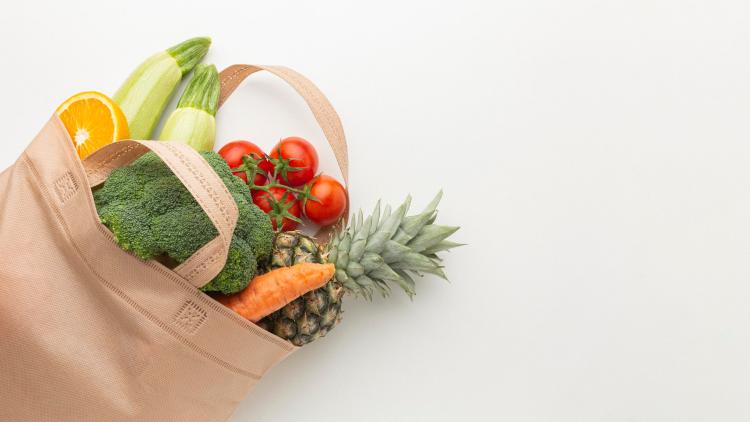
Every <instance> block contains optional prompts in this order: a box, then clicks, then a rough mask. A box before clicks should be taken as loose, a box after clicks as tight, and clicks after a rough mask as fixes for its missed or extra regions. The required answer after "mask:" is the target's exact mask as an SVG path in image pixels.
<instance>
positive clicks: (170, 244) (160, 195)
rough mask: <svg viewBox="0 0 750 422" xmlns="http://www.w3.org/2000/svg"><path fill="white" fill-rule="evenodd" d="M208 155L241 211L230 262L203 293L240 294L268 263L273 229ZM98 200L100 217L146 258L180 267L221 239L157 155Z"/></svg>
mask: <svg viewBox="0 0 750 422" xmlns="http://www.w3.org/2000/svg"><path fill="white" fill-rule="evenodd" d="M202 155H203V157H204V158H205V159H206V161H207V162H208V163H209V164H210V165H211V167H212V168H213V169H214V171H216V173H217V174H218V175H219V177H220V178H221V180H223V181H224V184H225V185H226V187H227V189H228V190H229V192H230V193H231V195H232V197H233V198H234V201H235V202H236V203H237V207H238V210H239V217H238V219H237V225H236V228H235V230H234V236H233V237H232V242H231V244H230V247H229V254H228V256H227V261H226V264H225V265H224V268H223V269H222V271H221V272H220V273H219V274H218V275H217V276H216V277H215V278H214V279H213V280H212V281H211V282H209V283H208V284H207V285H206V286H204V287H203V288H202V290H204V291H218V292H222V293H226V294H229V293H235V292H238V291H240V290H242V289H243V288H245V286H247V283H248V282H249V281H250V280H251V279H252V278H253V277H254V276H255V274H256V270H257V267H258V264H259V263H262V262H265V261H266V260H267V258H268V256H269V254H270V252H271V247H272V244H273V237H274V234H273V229H272V227H271V222H270V220H269V219H268V217H267V216H266V215H265V214H264V213H263V212H262V211H261V210H260V209H259V208H258V207H257V206H255V205H254V204H253V203H252V198H251V197H250V193H249V192H248V190H247V187H246V186H245V185H244V184H243V183H242V181H241V180H240V179H238V178H236V177H234V176H232V173H231V172H230V170H229V167H228V166H227V164H226V163H225V162H224V160H222V159H221V157H219V155H218V154H216V153H213V152H206V153H202ZM94 201H95V203H96V208H97V212H98V213H99V218H100V219H101V221H102V223H104V225H106V226H107V227H108V228H109V229H110V230H111V231H112V233H113V234H114V237H115V241H116V242H117V244H119V245H120V247H122V248H123V249H125V250H126V251H129V252H132V253H133V254H135V255H136V256H138V257H139V258H141V259H144V260H147V259H159V260H160V261H162V262H164V263H167V264H174V263H178V264H179V263H182V262H184V261H185V260H186V259H188V258H189V257H190V256H191V255H193V253H195V251H197V250H198V249H199V248H201V247H202V246H203V245H205V244H206V243H207V242H208V241H210V240H212V239H214V238H215V237H216V236H217V231H216V228H215V227H214V226H213V224H212V223H211V220H210V219H209V218H208V216H207V215H206V214H205V213H204V212H203V209H202V208H201V207H200V206H199V205H198V203H197V202H196V201H195V199H194V198H193V197H192V196H191V195H190V193H189V192H188V190H187V189H186V188H185V187H184V186H183V185H182V183H180V181H179V179H177V177H176V176H175V175H174V174H172V172H171V171H170V170H169V168H168V167H167V166H166V165H165V164H164V163H163V162H162V161H161V159H159V157H158V156H156V155H155V154H154V153H151V152H149V153H146V154H144V155H143V156H142V157H140V158H139V159H137V160H136V161H134V162H133V163H132V164H130V165H129V166H126V167H121V168H119V169H116V170H114V171H113V172H112V174H111V175H110V176H109V178H107V180H106V182H105V183H104V184H103V185H102V187H101V188H100V189H99V190H97V191H95V192H94Z"/></svg>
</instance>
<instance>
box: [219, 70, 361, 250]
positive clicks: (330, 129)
mask: <svg viewBox="0 0 750 422" xmlns="http://www.w3.org/2000/svg"><path fill="white" fill-rule="evenodd" d="M261 70H265V71H267V72H270V73H272V74H274V75H276V76H278V77H279V78H281V79H282V80H284V82H286V83H287V84H289V85H290V86H291V87H292V88H294V90H295V91H297V93H298V94H299V95H300V96H302V98H303V99H304V100H305V102H306V103H307V106H308V107H309V108H310V111H312V113H313V115H314V116H315V120H317V122H318V125H320V128H321V129H322V130H323V134H324V135H325V137H326V140H327V141H328V144H329V145H330V146H331V149H333V155H334V156H335V157H336V162H337V163H338V165H339V169H340V170H341V174H342V176H343V177H344V184H345V186H347V188H348V186H349V152H348V147H347V144H346V136H345V135H344V128H343V126H342V125H341V119H340V118H339V115H338V114H336V110H334V108H333V105H331V102H330V101H328V99H327V98H326V96H325V95H324V94H323V92H321V91H320V89H318V87H317V86H315V84H313V83H312V82H311V81H310V80H309V79H307V78H306V77H304V76H303V75H301V74H299V73H297V72H296V71H294V70H292V69H289V68H288V67H284V66H267V65H253V64H234V65H231V66H229V67H227V68H226V69H224V70H222V71H221V73H220V74H219V80H220V81H221V94H220V96H219V107H221V106H222V105H223V104H224V102H225V101H226V100H227V99H228V98H229V97H230V96H231V95H232V93H233V92H234V90H235V89H237V87H238V86H239V85H240V83H242V81H244V80H245V78H247V77H248V76H250V75H252V74H253V73H255V72H259V71H261ZM348 218H349V192H348V190H347V193H346V210H345V211H344V217H343V218H342V220H343V222H346V221H347V220H348ZM338 225H339V224H338V223H337V224H333V225H331V226H328V227H322V228H321V229H320V231H318V233H317V234H316V235H315V238H316V239H318V240H319V241H322V242H326V241H328V239H329V238H330V235H331V233H332V232H333V231H334V230H335V229H336V228H337V227H338Z"/></svg>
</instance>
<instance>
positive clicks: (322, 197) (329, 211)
mask: <svg viewBox="0 0 750 422" xmlns="http://www.w3.org/2000/svg"><path fill="white" fill-rule="evenodd" d="M308 191H309V194H310V195H311V196H312V198H306V199H305V200H304V211H305V217H307V219H308V220H310V221H312V222H313V223H315V224H319V225H321V226H327V225H330V224H333V223H335V222H337V221H338V220H339V219H340V218H341V216H343V215H344V212H345V211H346V189H345V188H344V186H343V185H342V184H341V183H339V182H338V180H336V179H334V178H333V177H331V176H326V175H324V174H322V175H320V176H318V177H316V178H315V179H313V181H312V182H311V186H310V187H309V190H308Z"/></svg>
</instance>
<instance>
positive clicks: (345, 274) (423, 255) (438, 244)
mask: <svg viewBox="0 0 750 422" xmlns="http://www.w3.org/2000/svg"><path fill="white" fill-rule="evenodd" d="M441 197H442V192H441V193H438V195H437V196H436V197H435V199H433V200H432V202H430V204H429V205H428V206H427V207H426V209H425V210H424V211H422V212H421V213H420V214H416V215H412V216H407V215H406V213H407V211H408V209H409V205H410V203H411V199H410V198H407V199H406V201H405V202H404V203H403V204H402V205H401V206H400V207H398V208H397V209H396V210H395V211H393V212H391V208H390V207H386V208H385V211H384V212H383V214H382V215H381V212H380V203H378V204H377V205H376V206H375V210H374V211H373V213H372V215H371V216H369V217H367V219H363V218H362V212H361V211H360V213H359V215H358V216H357V217H356V218H354V219H353V220H352V222H351V224H350V225H349V226H348V227H347V228H345V229H343V230H340V231H339V232H338V233H336V234H334V235H333V237H332V239H331V241H330V242H329V243H328V244H327V245H318V244H317V243H316V242H315V240H313V239H312V238H310V237H308V236H305V235H304V234H302V233H300V232H282V233H279V234H278V235H277V236H276V240H275V242H274V249H273V254H272V257H271V261H270V264H269V268H268V269H269V270H270V269H275V268H279V267H285V266H290V265H294V264H297V263H301V262H313V263H325V262H331V263H333V264H334V265H335V266H336V274H335V275H334V277H333V279H332V280H331V281H329V282H328V284H326V285H325V286H323V287H321V288H319V289H317V290H313V291H311V292H309V293H307V294H305V295H303V296H302V297H299V298H297V299H296V300H294V301H293V302H291V303H289V304H288V305H286V306H285V307H283V308H281V309H280V310H278V311H276V312H274V313H273V314H271V315H269V316H267V317H266V318H264V319H262V320H261V321H260V322H259V323H258V325H260V326H261V327H263V328H265V329H266V330H268V331H271V332H273V333H274V334H276V335H277V336H279V337H281V338H284V339H286V340H289V341H291V342H292V343H293V344H295V345H297V346H302V345H305V344H307V343H310V342H312V341H314V340H315V339H317V338H319V337H323V336H325V335H326V334H327V333H328V331H330V330H331V329H332V328H333V327H334V326H335V325H336V324H337V323H338V322H339V321H340V320H341V302H342V298H343V296H344V294H345V293H350V294H354V295H355V296H361V297H364V298H366V299H368V300H369V299H371V298H372V295H373V293H375V292H377V293H380V294H381V295H382V296H383V297H386V296H388V295H389V294H390V292H391V287H390V285H389V283H394V284H396V285H398V286H399V287H401V288H402V289H403V290H404V291H405V292H406V294H408V295H409V297H412V296H413V295H414V293H415V290H414V287H415V282H414V277H413V276H414V275H422V274H423V273H428V274H435V275H437V276H440V277H442V278H445V273H444V272H443V269H442V266H441V265H440V261H441V260H440V258H439V257H438V256H437V253H438V252H441V251H446V250H448V249H451V248H454V247H456V246H460V244H458V243H454V242H451V241H449V240H446V239H447V238H448V237H449V236H450V235H452V234H453V233H455V232H456V230H458V227H450V226H439V225H436V224H434V221H435V218H436V217H437V205H438V203H439V202H440V198H441Z"/></svg>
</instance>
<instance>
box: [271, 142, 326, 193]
mask: <svg viewBox="0 0 750 422" xmlns="http://www.w3.org/2000/svg"><path fill="white" fill-rule="evenodd" d="M270 157H271V158H274V159H276V162H275V167H274V175H275V176H276V180H277V181H278V182H279V183H282V184H285V185H289V186H302V185H304V184H305V183H307V182H309V181H310V180H312V179H313V177H315V173H317V171H318V153H317V152H316V151H315V148H314V147H313V146H312V144H311V143H309V142H307V141H306V140H304V139H302V138H298V137H294V136H293V137H289V138H285V139H282V140H281V141H279V143H278V144H276V146H274V147H273V149H272V150H271V154H270Z"/></svg>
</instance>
